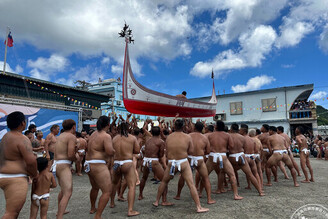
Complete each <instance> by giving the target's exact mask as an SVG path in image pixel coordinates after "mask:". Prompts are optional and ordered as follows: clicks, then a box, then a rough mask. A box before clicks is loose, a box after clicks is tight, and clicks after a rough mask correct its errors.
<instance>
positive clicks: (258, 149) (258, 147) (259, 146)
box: [252, 137, 263, 154]
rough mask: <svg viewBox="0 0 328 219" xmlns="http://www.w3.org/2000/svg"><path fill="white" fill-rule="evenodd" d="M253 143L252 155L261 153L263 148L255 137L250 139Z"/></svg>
mask: <svg viewBox="0 0 328 219" xmlns="http://www.w3.org/2000/svg"><path fill="white" fill-rule="evenodd" d="M252 139H253V141H254V142H255V151H254V154H259V153H261V151H262V149H263V147H262V143H261V141H260V140H259V139H258V138H257V137H252Z"/></svg>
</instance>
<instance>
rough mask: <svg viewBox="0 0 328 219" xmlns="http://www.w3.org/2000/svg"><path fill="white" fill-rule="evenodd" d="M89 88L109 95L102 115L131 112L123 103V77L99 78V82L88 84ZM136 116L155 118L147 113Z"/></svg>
mask: <svg viewBox="0 0 328 219" xmlns="http://www.w3.org/2000/svg"><path fill="white" fill-rule="evenodd" d="M87 89H88V90H89V91H92V92H95V93H98V94H102V95H106V96H108V97H109V101H108V102H104V103H102V104H101V110H102V115H107V116H108V115H109V114H113V113H116V114H117V115H119V114H120V115H122V116H123V118H126V116H127V115H128V114H129V112H128V111H127V110H126V109H125V107H124V103H123V93H122V82H121V79H120V78H118V79H113V78H111V79H106V80H103V81H101V80H99V82H98V83H97V84H90V85H87ZM135 117H136V118H137V119H138V120H140V121H143V120H146V119H147V118H150V119H153V120H155V119H156V117H155V116H147V115H135Z"/></svg>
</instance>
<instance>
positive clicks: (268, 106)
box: [262, 98, 277, 112]
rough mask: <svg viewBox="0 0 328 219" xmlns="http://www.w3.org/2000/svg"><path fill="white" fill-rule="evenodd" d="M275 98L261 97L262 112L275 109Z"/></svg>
mask: <svg viewBox="0 0 328 219" xmlns="http://www.w3.org/2000/svg"><path fill="white" fill-rule="evenodd" d="M276 105H277V104H276V98H269V99H262V112H272V111H276V110H277V108H276Z"/></svg>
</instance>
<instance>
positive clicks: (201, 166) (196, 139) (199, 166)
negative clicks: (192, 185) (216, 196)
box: [174, 122, 216, 204]
mask: <svg viewBox="0 0 328 219" xmlns="http://www.w3.org/2000/svg"><path fill="white" fill-rule="evenodd" d="M203 128H204V125H203V123H202V122H196V124H195V132H192V133H190V134H189V135H190V137H191V139H192V142H193V146H194V152H193V153H192V154H189V155H188V160H189V163H190V166H191V167H192V168H195V169H196V170H197V172H199V174H200V177H201V179H202V182H203V184H204V186H205V189H206V193H207V204H214V203H215V202H216V201H215V200H213V199H212V198H211V183H210V180H209V177H208V173H207V168H206V165H205V162H204V156H205V155H207V154H209V153H210V142H209V141H208V138H207V137H206V136H205V135H203V134H202V131H203ZM183 186H184V179H183V177H181V176H180V179H179V183H178V193H177V195H176V197H174V199H177V200H180V194H181V190H182V188H183ZM200 195H201V194H200Z"/></svg>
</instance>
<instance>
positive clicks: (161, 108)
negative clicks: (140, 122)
mask: <svg viewBox="0 0 328 219" xmlns="http://www.w3.org/2000/svg"><path fill="white" fill-rule="evenodd" d="M124 106H125V108H126V109H127V110H128V111H129V112H130V113H134V114H144V115H150V116H165V117H175V116H176V114H177V113H179V117H211V116H214V115H215V113H216V110H215V109H214V110H213V109H196V108H191V107H178V106H174V105H167V104H161V103H153V102H144V101H138V100H131V99H124Z"/></svg>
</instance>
